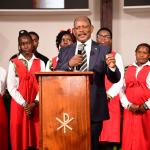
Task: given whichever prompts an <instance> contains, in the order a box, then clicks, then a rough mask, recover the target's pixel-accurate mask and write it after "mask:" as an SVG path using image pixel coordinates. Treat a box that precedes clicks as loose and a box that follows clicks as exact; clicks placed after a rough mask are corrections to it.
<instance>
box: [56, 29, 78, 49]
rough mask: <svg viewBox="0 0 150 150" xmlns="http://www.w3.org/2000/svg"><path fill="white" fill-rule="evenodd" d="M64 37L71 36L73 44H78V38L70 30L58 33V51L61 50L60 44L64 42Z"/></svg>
mask: <svg viewBox="0 0 150 150" xmlns="http://www.w3.org/2000/svg"><path fill="white" fill-rule="evenodd" d="M64 35H70V37H71V39H72V41H73V43H75V42H76V38H75V36H74V35H73V34H72V33H71V31H70V29H68V30H66V31H60V32H59V33H58V35H57V36H56V47H57V48H58V49H59V45H60V43H61V41H62V37H63V36H64Z"/></svg>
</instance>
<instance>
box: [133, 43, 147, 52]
mask: <svg viewBox="0 0 150 150" xmlns="http://www.w3.org/2000/svg"><path fill="white" fill-rule="evenodd" d="M141 47H147V48H148V51H149V54H150V45H149V44H147V43H141V44H139V45H138V46H137V47H136V49H135V52H137V51H138V49H140V48H141Z"/></svg>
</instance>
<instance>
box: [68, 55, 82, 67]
mask: <svg viewBox="0 0 150 150" xmlns="http://www.w3.org/2000/svg"><path fill="white" fill-rule="evenodd" d="M82 60H83V56H82V55H79V54H77V55H74V56H73V57H72V58H71V59H70V61H69V67H76V66H78V65H81V64H82Z"/></svg>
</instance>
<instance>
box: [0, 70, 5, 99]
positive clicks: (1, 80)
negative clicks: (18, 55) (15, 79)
mask: <svg viewBox="0 0 150 150" xmlns="http://www.w3.org/2000/svg"><path fill="white" fill-rule="evenodd" d="M5 88H6V71H5V69H3V68H2V67H0V95H1V96H2V95H3V94H4V92H5Z"/></svg>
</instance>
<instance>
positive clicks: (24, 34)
mask: <svg viewBox="0 0 150 150" xmlns="http://www.w3.org/2000/svg"><path fill="white" fill-rule="evenodd" d="M23 36H27V37H29V38H30V39H31V41H32V38H31V36H30V34H29V32H28V31H26V30H20V31H19V36H18V44H19V45H20V38H21V37H23Z"/></svg>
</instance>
